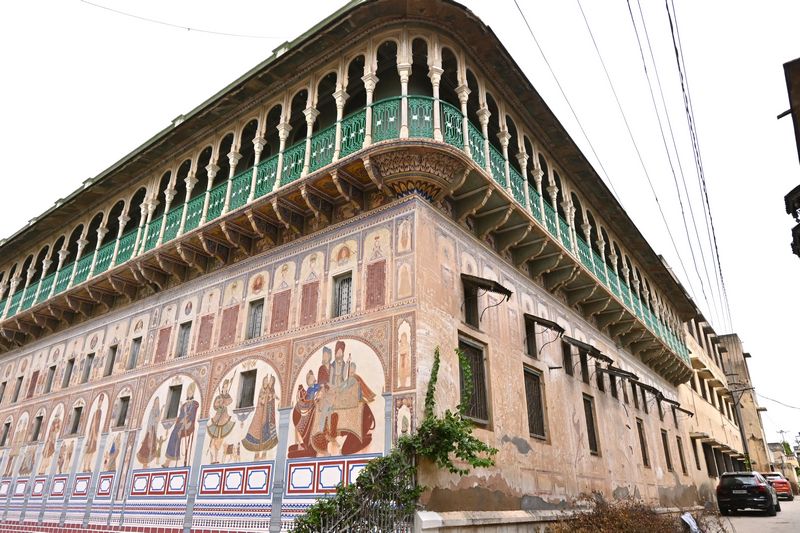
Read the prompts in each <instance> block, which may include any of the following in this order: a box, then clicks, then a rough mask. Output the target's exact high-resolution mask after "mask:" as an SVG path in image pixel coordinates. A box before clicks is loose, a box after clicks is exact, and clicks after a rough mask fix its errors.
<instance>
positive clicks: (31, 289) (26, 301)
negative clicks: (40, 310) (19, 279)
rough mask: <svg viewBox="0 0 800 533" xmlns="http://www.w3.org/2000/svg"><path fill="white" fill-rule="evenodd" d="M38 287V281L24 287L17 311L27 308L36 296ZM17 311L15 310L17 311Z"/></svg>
mask: <svg viewBox="0 0 800 533" xmlns="http://www.w3.org/2000/svg"><path fill="white" fill-rule="evenodd" d="M38 288H39V282H38V281H37V282H36V283H31V284H30V285H28V287H27V288H26V289H25V296H23V298H22V302H20V304H19V311H24V310H25V309H28V308H29V307H30V306H31V305H32V304H33V299H34V298H35V297H36V290H37V289H38ZM19 311H17V312H19Z"/></svg>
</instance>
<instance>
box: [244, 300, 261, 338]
mask: <svg viewBox="0 0 800 533" xmlns="http://www.w3.org/2000/svg"><path fill="white" fill-rule="evenodd" d="M263 318H264V299H263V298H261V299H260V300H254V301H252V302H250V308H249V310H248V312H247V335H246V337H245V338H247V339H255V338H256V337H260V336H261V327H262V325H261V323H262V321H263Z"/></svg>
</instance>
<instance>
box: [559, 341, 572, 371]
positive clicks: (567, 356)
mask: <svg viewBox="0 0 800 533" xmlns="http://www.w3.org/2000/svg"><path fill="white" fill-rule="evenodd" d="M561 355H562V361H563V362H562V364H563V365H564V372H566V373H567V375H568V376H574V375H575V369H574V368H573V366H572V345H571V344H570V343H568V342H567V341H561Z"/></svg>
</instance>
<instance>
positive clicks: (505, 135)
mask: <svg viewBox="0 0 800 533" xmlns="http://www.w3.org/2000/svg"><path fill="white" fill-rule="evenodd" d="M497 138H498V139H499V140H500V146H502V147H503V148H508V141H510V140H511V134H510V133H509V132H508V130H500V131H499V132H497Z"/></svg>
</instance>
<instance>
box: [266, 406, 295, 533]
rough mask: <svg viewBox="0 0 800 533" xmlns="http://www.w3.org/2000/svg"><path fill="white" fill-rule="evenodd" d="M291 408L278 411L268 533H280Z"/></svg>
mask: <svg viewBox="0 0 800 533" xmlns="http://www.w3.org/2000/svg"><path fill="white" fill-rule="evenodd" d="M291 416H292V408H291V407H283V408H281V409H278V449H277V453H276V455H275V475H274V476H273V478H272V479H274V480H275V481H273V484H272V509H273V511H272V516H271V517H270V521H269V531H270V533H279V532H280V531H281V507H282V506H283V505H282V504H283V492H284V489H285V487H284V479H285V478H286V450H287V448H288V440H289V418H290V417H291Z"/></svg>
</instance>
